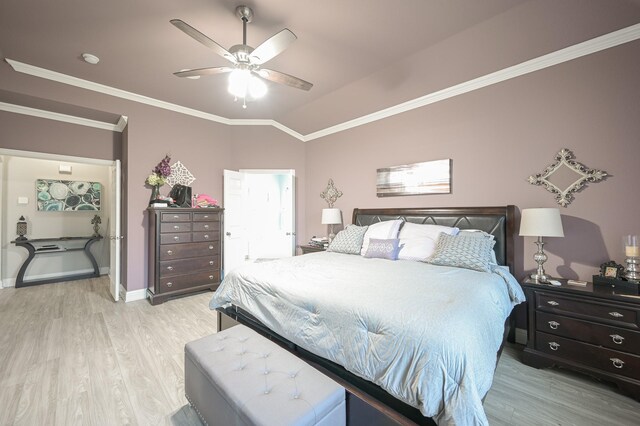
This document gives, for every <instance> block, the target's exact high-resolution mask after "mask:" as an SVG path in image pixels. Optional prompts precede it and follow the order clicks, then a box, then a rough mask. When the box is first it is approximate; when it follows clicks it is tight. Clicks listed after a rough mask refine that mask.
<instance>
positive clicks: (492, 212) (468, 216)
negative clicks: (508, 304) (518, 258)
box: [352, 206, 515, 271]
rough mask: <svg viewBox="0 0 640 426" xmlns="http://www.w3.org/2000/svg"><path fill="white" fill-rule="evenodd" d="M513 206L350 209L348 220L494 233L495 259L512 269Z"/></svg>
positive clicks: (357, 223) (366, 223)
mask: <svg viewBox="0 0 640 426" xmlns="http://www.w3.org/2000/svg"><path fill="white" fill-rule="evenodd" d="M514 214H515V206H501V207H438V208H398V209H396V208H393V209H353V220H352V223H354V224H356V225H360V226H363V225H371V224H372V223H376V222H382V221H385V220H394V219H403V220H404V221H406V222H412V223H425V224H432V225H444V226H456V227H458V228H460V229H480V230H482V231H485V232H487V233H489V234H491V235H493V236H494V238H495V241H496V245H495V246H494V248H493V249H494V250H495V252H496V259H497V260H498V263H499V264H500V265H507V266H509V268H510V269H511V270H512V271H513V245H514V231H515V221H514Z"/></svg>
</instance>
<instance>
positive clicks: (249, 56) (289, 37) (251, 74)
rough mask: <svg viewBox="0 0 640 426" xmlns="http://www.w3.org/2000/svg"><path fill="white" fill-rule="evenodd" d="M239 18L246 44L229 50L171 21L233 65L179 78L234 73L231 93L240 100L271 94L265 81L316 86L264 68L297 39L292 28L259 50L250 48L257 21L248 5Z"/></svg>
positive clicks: (194, 71) (181, 74)
mask: <svg viewBox="0 0 640 426" xmlns="http://www.w3.org/2000/svg"><path fill="white" fill-rule="evenodd" d="M236 15H237V16H238V17H239V18H240V19H241V20H242V44H236V45H235V46H232V47H231V48H230V49H229V50H227V49H225V48H224V47H222V46H220V45H219V44H218V43H216V42H215V41H213V40H212V39H210V38H209V37H207V36H206V35H204V34H202V33H201V32H200V31H198V30H196V29H195V28H193V27H192V26H190V25H189V24H187V23H186V22H184V21H182V20H180V19H172V20H171V21H170V22H171V23H172V24H173V25H174V26H176V27H177V28H178V29H179V30H181V31H183V32H184V33H185V34H187V35H188V36H190V37H191V38H193V39H195V40H196V41H198V42H200V43H202V44H204V45H205V46H206V47H208V48H210V49H211V50H213V51H214V52H215V53H217V54H218V55H220V56H222V57H223V58H225V59H226V60H228V61H229V62H231V64H232V65H231V66H226V67H211V68H198V69H189V70H182V71H178V72H175V73H173V74H174V75H176V76H178V77H200V76H205V75H214V74H224V73H230V76H229V92H230V93H231V94H232V95H234V96H235V97H236V99H237V98H242V99H243V100H245V103H244V104H243V107H244V108H246V99H247V97H249V98H253V99H256V98H260V97H262V96H264V95H265V94H266V92H267V86H266V84H265V83H264V81H262V80H261V79H265V80H269V81H272V82H274V83H278V84H284V85H287V86H290V87H294V88H296V89H302V90H309V89H311V87H312V86H313V84H311V83H309V82H308V81H304V80H302V79H300V78H298V77H294V76H292V75H289V74H285V73H283V72H280V71H275V70H271V69H267V68H263V67H262V65H263V64H265V63H266V62H268V61H270V60H271V59H273V58H274V57H275V56H277V55H279V54H280V53H282V52H283V51H284V50H285V49H286V48H287V47H289V45H290V44H291V43H293V42H294V41H295V40H296V39H297V37H296V35H295V34H294V33H293V32H291V31H290V30H289V29H287V28H285V29H283V30H282V31H280V32H278V33H277V34H275V35H274V36H272V37H271V38H269V39H268V40H267V41H265V42H264V43H262V44H261V45H259V46H258V47H256V48H255V49H254V48H253V47H251V46H249V45H247V24H248V23H249V22H251V21H252V19H253V10H251V8H250V7H248V6H238V7H237V8H236Z"/></svg>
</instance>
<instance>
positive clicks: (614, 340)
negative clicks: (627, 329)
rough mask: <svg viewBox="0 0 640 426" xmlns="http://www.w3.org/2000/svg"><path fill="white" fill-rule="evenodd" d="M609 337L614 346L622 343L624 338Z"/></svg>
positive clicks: (617, 335) (616, 335) (617, 336)
mask: <svg viewBox="0 0 640 426" xmlns="http://www.w3.org/2000/svg"><path fill="white" fill-rule="evenodd" d="M609 337H611V340H613V343H615V344H616V345H621V344H622V343H623V342H624V337H622V336H620V335H619V334H611V335H609Z"/></svg>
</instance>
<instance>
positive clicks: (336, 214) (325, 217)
mask: <svg viewBox="0 0 640 426" xmlns="http://www.w3.org/2000/svg"><path fill="white" fill-rule="evenodd" d="M341 223H342V214H341V213H340V209H336V208H330V209H322V224H323V225H329V244H331V241H333V239H334V238H335V236H336V234H334V233H333V225H339V224H341Z"/></svg>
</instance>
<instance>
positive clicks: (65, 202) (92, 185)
mask: <svg viewBox="0 0 640 426" xmlns="http://www.w3.org/2000/svg"><path fill="white" fill-rule="evenodd" d="M101 191H102V184H100V182H87V181H71V180H58V179H53V180H52V179H36V200H37V210H38V211H47V212H51V211H83V210H100V193H101Z"/></svg>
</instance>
